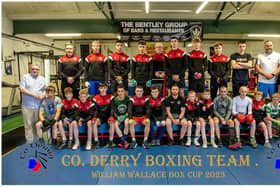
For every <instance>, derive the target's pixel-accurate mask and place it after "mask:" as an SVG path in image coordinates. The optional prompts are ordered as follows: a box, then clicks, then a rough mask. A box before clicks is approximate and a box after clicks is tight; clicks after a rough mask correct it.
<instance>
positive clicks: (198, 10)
mask: <svg viewBox="0 0 280 187" xmlns="http://www.w3.org/2000/svg"><path fill="white" fill-rule="evenodd" d="M207 3H208V1H204V2H203V3H202V4H201V5H200V7H198V9H197V10H196V11H195V13H196V14H199V13H200V12H201V11H202V10H203V9H204V7H205V6H206V5H207Z"/></svg>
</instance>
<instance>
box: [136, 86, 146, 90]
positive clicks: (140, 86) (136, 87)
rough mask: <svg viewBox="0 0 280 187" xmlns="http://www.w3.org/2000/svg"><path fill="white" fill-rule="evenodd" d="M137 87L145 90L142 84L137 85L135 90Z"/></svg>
mask: <svg viewBox="0 0 280 187" xmlns="http://www.w3.org/2000/svg"><path fill="white" fill-rule="evenodd" d="M137 88H138V89H142V90H144V88H143V86H141V85H137V86H136V87H135V90H136V89H137Z"/></svg>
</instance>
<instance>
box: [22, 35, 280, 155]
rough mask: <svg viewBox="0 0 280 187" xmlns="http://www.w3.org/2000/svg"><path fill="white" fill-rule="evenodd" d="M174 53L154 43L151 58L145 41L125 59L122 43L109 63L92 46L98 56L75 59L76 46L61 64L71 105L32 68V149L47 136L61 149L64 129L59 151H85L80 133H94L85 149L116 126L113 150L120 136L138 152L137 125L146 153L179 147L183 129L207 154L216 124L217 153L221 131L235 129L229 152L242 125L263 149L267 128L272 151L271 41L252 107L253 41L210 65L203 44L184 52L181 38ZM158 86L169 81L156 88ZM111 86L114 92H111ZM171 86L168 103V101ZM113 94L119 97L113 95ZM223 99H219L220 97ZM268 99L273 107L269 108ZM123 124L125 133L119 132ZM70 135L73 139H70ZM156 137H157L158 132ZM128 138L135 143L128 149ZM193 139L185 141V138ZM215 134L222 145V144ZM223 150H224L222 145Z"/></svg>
mask: <svg viewBox="0 0 280 187" xmlns="http://www.w3.org/2000/svg"><path fill="white" fill-rule="evenodd" d="M170 44H171V50H170V51H169V52H167V53H166V54H165V53H163V44H162V43H160V42H158V43H156V44H155V54H153V55H151V56H149V55H147V54H146V53H145V48H146V43H145V41H139V43H138V51H139V54H137V55H135V56H134V57H133V58H132V59H130V58H129V56H128V55H126V54H125V53H124V52H123V49H124V43H123V41H120V40H118V41H116V43H115V48H116V52H115V53H113V54H111V55H110V56H109V57H108V58H107V57H106V56H104V55H103V54H102V53H101V52H100V50H101V48H100V43H99V41H93V42H92V53H91V54H90V55H88V56H87V57H86V58H85V60H82V59H81V58H80V57H78V56H76V55H75V54H74V53H73V51H74V46H73V44H71V43H66V44H65V51H66V55H65V56H63V57H60V59H59V61H58V74H59V75H60V77H61V79H62V81H61V82H62V83H61V90H62V92H63V97H64V99H63V100H61V99H60V98H59V97H57V96H55V92H56V90H55V87H54V86H52V85H48V86H47V85H46V84H45V82H44V78H43V77H41V76H39V69H40V67H39V66H38V65H32V67H31V72H30V74H26V75H24V76H23V78H22V80H21V83H20V90H21V92H22V95H23V97H22V112H23V116H24V124H25V136H26V140H27V143H32V142H34V141H37V140H39V141H40V142H43V140H42V132H43V131H48V132H49V133H51V136H52V143H53V144H54V145H56V144H57V141H56V139H57V130H58V129H59V131H60V133H61V136H62V143H61V144H60V145H57V147H58V148H59V149H62V148H64V147H66V146H68V147H69V148H72V149H73V150H77V149H78V148H79V147H80V141H79V128H78V127H79V126H82V125H86V126H87V137H88V138H87V143H86V146H85V149H86V150H91V149H92V136H93V140H94V147H95V148H98V147H99V146H100V143H99V138H98V126H99V125H101V124H103V123H107V124H108V126H109V141H108V148H110V149H112V148H113V139H114V135H115V133H116V134H117V136H118V137H119V139H120V143H119V144H118V145H119V146H120V147H123V148H126V149H127V148H132V149H133V148H136V147H137V141H136V138H135V126H136V125H140V124H141V125H144V127H145V128H144V140H143V147H144V148H149V143H148V138H149V136H150V137H151V139H152V142H151V144H152V145H160V144H161V139H162V137H163V135H164V134H165V132H167V134H168V138H169V141H168V145H173V144H174V138H173V129H172V125H180V126H181V128H180V137H179V144H180V145H186V146H188V147H189V146H191V143H192V139H191V136H192V128H193V126H194V127H195V131H194V140H193V144H194V145H195V146H200V143H199V138H200V135H201V136H202V147H203V148H207V138H206V129H207V128H206V127H207V125H209V127H210V128H209V129H210V134H211V135H210V137H211V138H210V142H211V145H212V146H213V147H214V148H217V147H220V146H222V145H223V143H222V140H221V135H220V126H219V125H220V124H222V125H226V126H228V128H227V129H228V134H229V136H228V138H229V147H230V148H232V149H237V148H240V147H241V146H242V144H241V141H240V125H245V126H246V125H250V144H251V145H252V147H254V148H255V147H257V143H256V139H255V131H256V127H257V125H259V126H260V127H261V128H262V129H263V133H264V137H265V144H264V146H265V147H267V148H271V141H270V139H271V138H272V128H271V126H272V123H276V124H280V121H279V119H278V118H279V117H280V116H279V115H280V104H279V101H280V95H279V93H277V91H276V90H277V76H278V74H279V72H280V55H279V54H278V53H276V52H274V51H273V50H272V49H273V44H272V42H271V41H266V42H265V43H264V44H265V45H264V48H265V53H263V54H260V55H259V56H258V59H257V65H256V71H257V72H258V74H259V85H258V91H256V92H255V99H254V100H253V101H252V99H250V98H249V97H248V96H246V95H247V93H248V88H247V85H248V69H249V68H250V67H251V66H252V57H251V55H250V54H248V53H245V49H246V42H245V41H240V42H238V52H237V53H234V54H232V55H231V57H228V56H226V55H224V54H223V52H222V47H223V45H222V43H215V45H214V51H215V54H214V55H213V56H211V57H210V59H209V60H208V59H207V57H206V54H205V53H204V52H202V51H201V50H200V44H201V40H200V39H199V38H194V39H193V40H192V45H193V50H192V51H190V52H188V53H185V51H183V50H181V49H179V48H178V39H177V38H172V39H171V42H170ZM231 69H233V71H232V72H233V73H232V85H233V100H232V99H231V97H229V96H228V93H227V83H228V81H229V79H230V76H231ZM186 71H188V80H189V81H188V82H189V85H188V86H189V89H188V90H189V91H188V95H187V96H186V97H185V95H184V87H185V79H184V77H185V72H186ZM206 71H208V73H209V74H210V76H211V80H210V81H211V82H210V85H211V90H205V84H204V74H205V72H206ZM129 72H131V75H132V84H133V85H134V88H135V89H134V92H135V95H134V96H132V97H128V74H129ZM83 73H84V77H85V80H86V82H85V86H86V87H87V89H81V90H80V76H81V75H82V74H83ZM156 80H162V82H160V86H158V84H157V86H155V84H154V83H155V82H156ZM108 82H109V83H110V86H108ZM165 82H166V84H167V88H168V96H166V97H165ZM108 88H111V90H112V91H113V94H108ZM218 92H219V96H217V94H218ZM268 95H270V97H271V98H272V102H271V103H268V104H265V103H264V102H263V98H266V97H267V96H268ZM121 124H123V129H122V128H120V125H121ZM64 126H67V127H68V129H69V138H68V142H67V138H66V135H65V132H64ZM155 131H157V132H155ZM128 134H130V136H131V142H130V143H128V141H127V137H128ZM186 134H187V140H186V142H185V136H186ZM215 135H216V137H217V141H215ZM216 143H217V144H216Z"/></svg>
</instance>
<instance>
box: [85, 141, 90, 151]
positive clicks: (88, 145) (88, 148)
mask: <svg viewBox="0 0 280 187" xmlns="http://www.w3.org/2000/svg"><path fill="white" fill-rule="evenodd" d="M89 150H91V142H87V145H86V151H89Z"/></svg>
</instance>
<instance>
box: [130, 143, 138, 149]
mask: <svg viewBox="0 0 280 187" xmlns="http://www.w3.org/2000/svg"><path fill="white" fill-rule="evenodd" d="M137 145H138V144H137V142H136V141H132V142H131V143H130V147H129V148H130V149H136V147H137Z"/></svg>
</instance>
